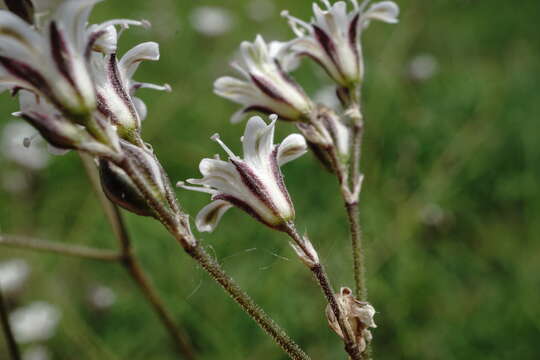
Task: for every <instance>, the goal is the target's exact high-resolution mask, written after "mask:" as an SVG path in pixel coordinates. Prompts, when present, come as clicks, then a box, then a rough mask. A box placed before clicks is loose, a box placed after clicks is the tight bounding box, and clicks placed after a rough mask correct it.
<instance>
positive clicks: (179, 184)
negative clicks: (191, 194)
mask: <svg viewBox="0 0 540 360" xmlns="http://www.w3.org/2000/svg"><path fill="white" fill-rule="evenodd" d="M185 185H186V183H185V182H184V181H178V182H177V183H176V187H179V188H181V187H184V186H185Z"/></svg>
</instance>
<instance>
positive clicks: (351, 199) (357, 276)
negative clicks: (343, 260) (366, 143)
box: [342, 89, 367, 301]
mask: <svg viewBox="0 0 540 360" xmlns="http://www.w3.org/2000/svg"><path fill="white" fill-rule="evenodd" d="M350 94H351V102H352V103H351V105H350V107H349V109H348V110H347V112H346V113H347V115H348V116H349V118H350V120H351V127H352V144H351V152H352V156H351V164H350V169H351V178H350V180H349V181H350V187H351V188H350V191H349V192H344V191H342V197H343V200H344V202H345V208H346V210H347V218H348V221H349V229H350V230H349V231H350V237H351V246H352V252H353V270H354V282H355V295H356V297H357V298H358V299H360V300H362V301H367V285H366V270H365V262H364V250H363V246H362V245H363V244H362V231H361V228H360V219H359V214H360V211H359V201H360V191H361V189H362V188H361V187H362V179H363V177H362V173H361V170H360V161H361V158H362V140H363V135H364V117H363V115H362V111H361V106H360V99H361V97H360V90H359V89H351V90H350Z"/></svg>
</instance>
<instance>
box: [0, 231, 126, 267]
mask: <svg viewBox="0 0 540 360" xmlns="http://www.w3.org/2000/svg"><path fill="white" fill-rule="evenodd" d="M0 245H4V246H10V247H15V248H22V249H32V250H36V251H42V252H48V253H54V254H60V255H66V256H73V257H79V258H85V259H90V260H100V261H110V262H116V261H119V260H120V259H121V255H120V254H119V253H118V252H117V251H112V250H101V249H95V248H90V247H86V246H78V245H67V244H64V243H57V242H52V241H45V240H36V239H31V238H27V237H24V236H15V235H0Z"/></svg>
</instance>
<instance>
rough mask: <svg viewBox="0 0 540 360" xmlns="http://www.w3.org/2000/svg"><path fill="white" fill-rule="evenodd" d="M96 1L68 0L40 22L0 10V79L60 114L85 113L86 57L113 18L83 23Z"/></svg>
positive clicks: (88, 103)
mask: <svg viewBox="0 0 540 360" xmlns="http://www.w3.org/2000/svg"><path fill="white" fill-rule="evenodd" d="M97 2H99V0H68V1H65V2H64V3H63V4H62V5H61V6H59V7H58V8H57V9H56V11H55V12H54V14H53V16H52V17H51V18H50V19H48V21H46V22H45V23H44V24H40V25H36V26H32V25H30V24H28V23H27V22H25V21H24V20H22V19H21V18H20V17H18V16H17V15H15V14H13V13H11V12H9V11H5V10H0V29H1V31H0V65H1V66H0V84H2V85H4V86H6V87H14V88H17V87H19V88H23V89H27V90H29V91H32V92H34V93H36V94H38V95H40V96H43V97H44V98H46V99H48V100H49V101H50V102H51V103H52V104H54V105H55V107H56V108H57V109H58V110H60V111H62V112H63V113H66V114H70V115H74V116H85V115H86V114H88V113H89V112H91V111H92V110H93V109H94V108H95V106H96V97H95V93H94V86H93V82H92V79H91V76H90V73H89V71H88V56H89V55H90V53H91V50H92V48H93V47H94V45H96V44H97V43H99V41H100V40H101V39H102V37H103V36H104V35H106V34H107V31H106V29H107V28H108V27H109V26H110V25H112V24H115V23H121V24H129V23H131V24H133V23H135V24H140V22H132V21H128V20H118V21H112V22H106V23H103V24H101V25H99V26H92V27H87V20H88V16H89V14H90V11H91V10H92V7H93V6H94V5H95V4H96V3H97Z"/></svg>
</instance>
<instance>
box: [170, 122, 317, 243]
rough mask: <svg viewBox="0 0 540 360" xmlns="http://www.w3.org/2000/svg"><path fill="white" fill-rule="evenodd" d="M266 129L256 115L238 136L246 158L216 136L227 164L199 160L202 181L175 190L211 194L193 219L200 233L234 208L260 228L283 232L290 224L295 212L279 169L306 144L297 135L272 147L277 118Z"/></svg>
mask: <svg viewBox="0 0 540 360" xmlns="http://www.w3.org/2000/svg"><path fill="white" fill-rule="evenodd" d="M271 120H272V122H271V123H270V124H269V125H267V124H266V123H265V122H264V120H263V119H261V118H260V117H258V116H255V117H252V118H251V119H250V120H249V121H248V123H247V126H246V131H245V133H244V136H243V137H242V144H243V149H244V159H241V158H240V157H238V156H236V155H235V154H234V153H233V152H232V151H231V150H230V149H229V148H228V147H227V146H226V145H225V144H224V143H223V142H221V140H220V139H219V137H218V135H217V134H216V135H214V136H212V139H213V140H215V141H217V142H218V143H219V144H220V145H221V146H222V148H223V149H224V150H225V152H226V153H227V154H228V155H229V160H228V161H223V160H220V159H219V157H216V158H214V159H203V160H202V161H201V163H200V165H199V169H200V171H201V173H202V175H203V178H202V179H189V180H187V182H188V183H190V184H195V185H201V186H200V187H196V186H187V185H185V184H184V183H183V182H180V183H178V186H180V187H182V188H184V189H188V190H194V191H200V192H204V193H208V194H210V195H212V202H211V203H210V204H209V205H207V206H206V207H204V208H203V209H202V210H201V211H200V212H199V214H198V215H197V218H196V225H197V228H198V229H199V231H207V232H211V231H213V230H214V228H215V227H216V226H217V224H218V222H219V220H220V219H221V217H222V216H223V214H224V213H225V212H226V211H227V210H228V209H230V208H231V207H233V206H236V207H238V208H240V209H242V210H244V211H245V212H247V213H248V214H249V215H251V216H253V217H254V218H255V219H257V220H259V221H260V222H262V223H263V224H265V225H267V226H269V227H272V228H274V229H278V230H282V229H283V227H284V225H285V224H286V223H287V222H288V221H291V220H293V219H294V216H295V213H294V207H293V204H292V201H291V199H290V196H289V192H288V191H287V188H286V187H285V183H284V181H283V175H282V173H281V169H280V167H281V166H282V165H284V164H286V163H288V162H290V161H292V160H294V159H296V158H298V157H299V156H301V155H303V154H304V153H305V152H306V151H307V145H306V141H305V139H304V137H303V136H301V135H299V134H293V135H289V136H288V137H287V138H285V140H283V142H282V143H281V144H279V145H274V127H275V122H276V120H277V116H272V117H271Z"/></svg>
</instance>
